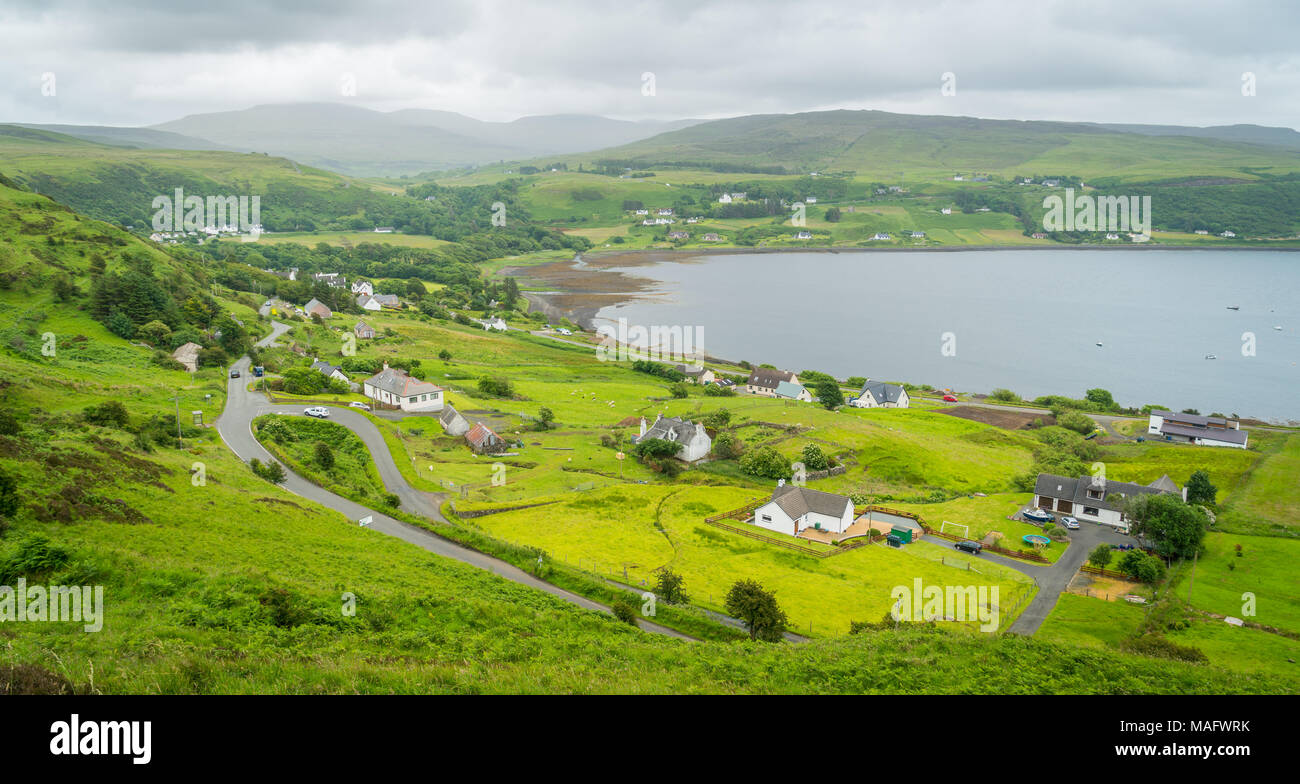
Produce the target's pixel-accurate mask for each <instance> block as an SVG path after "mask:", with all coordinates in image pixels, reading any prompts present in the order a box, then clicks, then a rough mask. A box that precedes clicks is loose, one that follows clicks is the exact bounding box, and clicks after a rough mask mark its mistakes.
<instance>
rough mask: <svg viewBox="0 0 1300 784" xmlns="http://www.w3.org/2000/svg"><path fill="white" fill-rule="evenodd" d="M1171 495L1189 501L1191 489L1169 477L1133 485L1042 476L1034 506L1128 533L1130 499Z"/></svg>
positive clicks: (1035, 489)
mask: <svg viewBox="0 0 1300 784" xmlns="http://www.w3.org/2000/svg"><path fill="white" fill-rule="evenodd" d="M1161 493H1171V494H1175V495H1179V496H1181V497H1182V499H1183V500H1184V501H1185V500H1187V489H1186V488H1181V489H1180V488H1179V487H1178V485H1176V484H1174V481H1173V480H1172V479H1170V478H1169V476H1168V475H1165V476H1162V477H1160V478H1159V479H1157V480H1155V481H1154V482H1152V483H1151V484H1149V485H1139V484H1135V483H1133V482H1116V481H1114V480H1111V479H1103V478H1101V477H1094V476H1081V477H1078V478H1071V477H1068V476H1057V475H1056V474H1039V475H1038V479H1037V481H1035V482H1034V503H1035V504H1037V505H1038V508H1039V509H1042V510H1043V511H1045V512H1056V513H1058V514H1062V515H1071V516H1073V517H1077V518H1078V519H1080V520H1089V521H1091V522H1094V523H1101V524H1102V525H1109V526H1112V527H1114V528H1119V529H1121V530H1127V529H1128V524H1129V520H1128V517H1126V516H1125V514H1124V503H1125V501H1127V500H1128V499H1129V498H1133V497H1136V496H1142V495H1158V494H1161Z"/></svg>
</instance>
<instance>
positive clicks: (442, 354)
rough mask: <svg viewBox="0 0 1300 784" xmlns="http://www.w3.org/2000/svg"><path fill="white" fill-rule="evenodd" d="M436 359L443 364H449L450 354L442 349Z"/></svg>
mask: <svg viewBox="0 0 1300 784" xmlns="http://www.w3.org/2000/svg"><path fill="white" fill-rule="evenodd" d="M438 359H441V360H442V361H443V362H450V361H451V352H450V351H448V350H447V349H445V348H444V349H443V350H442V351H439V352H438Z"/></svg>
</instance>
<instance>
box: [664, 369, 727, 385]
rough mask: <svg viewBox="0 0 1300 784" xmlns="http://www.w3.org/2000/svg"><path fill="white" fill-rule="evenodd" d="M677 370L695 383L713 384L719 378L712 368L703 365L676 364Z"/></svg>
mask: <svg viewBox="0 0 1300 784" xmlns="http://www.w3.org/2000/svg"><path fill="white" fill-rule="evenodd" d="M673 367H675V368H676V369H677V372H679V373H681V374H682V375H684V376H686V380H687V381H690V382H692V383H694V384H712V383H713V381H714V380H715V379H716V378H717V376H715V375H714V373H713V371H712V370H709V369H708V368H706V367H704V366H703V365H674V366H673Z"/></svg>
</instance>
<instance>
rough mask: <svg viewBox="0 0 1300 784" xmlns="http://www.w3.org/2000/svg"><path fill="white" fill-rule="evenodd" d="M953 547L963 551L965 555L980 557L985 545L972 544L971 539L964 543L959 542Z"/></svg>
mask: <svg viewBox="0 0 1300 784" xmlns="http://www.w3.org/2000/svg"><path fill="white" fill-rule="evenodd" d="M953 547H955V548H957V549H958V550H961V551H962V552H963V553H970V554H971V555H979V554H980V551H981V550H983V549H984V545H982V544H980V543H979V542H972V541H970V540H969V539H967V540H966V541H964V542H958V543H957V544H955V545H953Z"/></svg>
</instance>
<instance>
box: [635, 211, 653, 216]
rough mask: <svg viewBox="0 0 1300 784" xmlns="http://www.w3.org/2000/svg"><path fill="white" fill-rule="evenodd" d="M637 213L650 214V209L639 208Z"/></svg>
mask: <svg viewBox="0 0 1300 784" xmlns="http://www.w3.org/2000/svg"><path fill="white" fill-rule="evenodd" d="M636 214H637V215H649V214H650V210H637V211H636Z"/></svg>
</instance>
